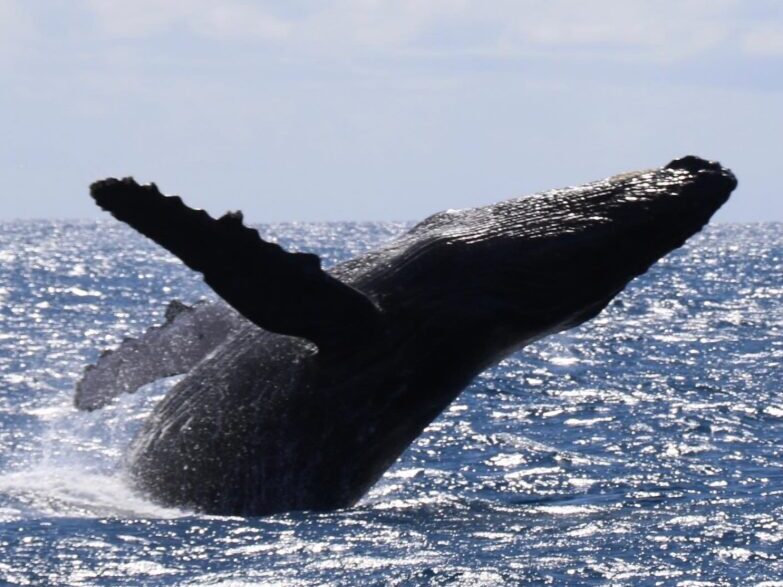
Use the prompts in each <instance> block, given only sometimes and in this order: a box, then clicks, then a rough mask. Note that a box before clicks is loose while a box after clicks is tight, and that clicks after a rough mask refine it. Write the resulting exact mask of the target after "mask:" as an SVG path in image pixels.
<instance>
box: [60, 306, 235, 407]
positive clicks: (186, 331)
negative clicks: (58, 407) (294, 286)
mask: <svg viewBox="0 0 783 587" xmlns="http://www.w3.org/2000/svg"><path fill="white" fill-rule="evenodd" d="M165 316H166V321H165V322H164V323H163V324H162V325H160V326H153V327H152V328H149V329H148V330H147V331H146V332H145V333H144V334H142V335H141V336H140V337H139V338H126V339H125V340H123V341H122V343H121V344H120V346H119V347H117V348H116V349H114V350H107V351H103V353H101V356H100V357H99V358H98V360H97V361H96V362H95V365H90V366H88V367H87V368H86V369H85V371H84V374H83V375H82V378H81V379H80V380H79V382H78V383H77V384H76V394H75V396H74V404H75V405H76V407H77V408H79V409H80V410H95V409H97V408H102V407H103V406H105V405H106V404H108V403H109V402H110V401H111V400H112V399H114V398H115V397H118V396H120V395H122V394H123V393H133V392H135V391H136V390H137V389H139V388H140V387H142V386H144V385H147V384H148V383H152V382H153V381H157V380H158V379H161V378H163V377H171V376H172V375H179V374H181V373H186V372H187V371H189V370H190V369H192V368H193V367H194V366H195V365H196V364H197V363H198V362H199V361H201V360H202V359H203V358H204V357H205V356H207V355H208V354H209V353H210V352H212V351H213V350H214V349H215V348H216V347H217V346H218V345H220V344H221V343H222V342H223V341H224V340H226V338H228V337H229V336H230V335H231V333H232V332H234V331H236V330H237V329H238V328H239V327H240V326H241V325H242V323H243V322H244V320H242V318H241V317H240V316H239V314H237V313H236V312H235V311H234V310H233V309H231V308H230V307H228V306H227V305H225V304H224V303H222V302H199V303H197V304H195V305H193V306H187V305H185V304H183V303H182V302H179V301H177V300H174V301H172V302H171V303H169V305H168V307H167V308H166V315H165Z"/></svg>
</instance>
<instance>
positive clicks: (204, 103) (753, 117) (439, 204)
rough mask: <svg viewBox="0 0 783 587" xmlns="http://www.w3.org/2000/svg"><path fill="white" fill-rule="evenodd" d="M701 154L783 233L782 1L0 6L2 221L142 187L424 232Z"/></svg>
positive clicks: (740, 208)
mask: <svg viewBox="0 0 783 587" xmlns="http://www.w3.org/2000/svg"><path fill="white" fill-rule="evenodd" d="M685 154H697V155H700V156H703V157H706V158H709V159H715V160H719V161H720V162H721V163H723V164H724V165H726V166H728V167H730V168H732V169H733V170H734V172H735V173H736V174H737V176H738V178H739V188H738V190H737V191H736V192H735V196H734V197H733V198H732V200H730V202H729V203H728V204H727V205H726V206H725V207H724V208H723V210H721V211H720V212H719V213H718V215H717V217H716V220H719V221H724V222H728V221H767V220H776V221H783V193H781V189H780V183H781V182H780V175H781V172H782V171H783V165H782V164H781V155H783V1H781V0H624V1H621V0H590V1H589V2H587V1H583V0H481V1H477V0H394V1H384V0H334V1H328V0H312V1H309V2H304V1H301V0H281V1H273V2H263V1H259V2H249V1H240V0H224V1H209V0H126V1H110V0H36V1H30V0H0V178H1V179H2V188H0V219H5V220H9V219H15V218H98V217H105V215H104V214H103V213H102V212H100V210H98V209H97V208H96V207H95V206H94V205H93V204H92V202H91V200H90V198H89V197H88V186H89V184H90V183H91V182H93V181H95V180H97V179H100V178H104V177H107V176H127V175H132V176H134V177H135V178H136V179H137V180H138V181H140V182H145V183H146V182H150V181H154V182H155V183H157V185H158V186H159V187H160V188H161V190H162V191H164V192H165V193H170V194H172V193H177V194H180V195H182V196H183V198H184V199H185V201H186V202H188V203H189V204H190V205H192V206H194V207H200V208H205V209H207V210H208V211H209V212H210V213H212V214H213V215H217V214H222V213H223V212H225V211H226V210H229V209H230V210H235V209H241V210H243V211H244V212H245V217H246V218H247V219H248V220H249V221H251V222H259V223H261V222H278V221H316V220H415V219H419V218H422V217H424V216H426V215H428V214H431V213H433V212H437V211H439V210H443V209H449V208H452V209H453V208H464V207H470V206H478V205H484V204H489V203H492V202H495V201H499V200H502V199H506V198H509V197H513V196H519V195H523V194H526V193H531V192H535V191H540V190H545V189H549V188H555V187H563V186H567V185H576V184H580V183H584V182H587V181H592V180H596V179H601V178H603V177H606V176H608V175H612V174H615V173H620V172H623V171H630V170H634V169H645V168H650V167H658V166H660V165H664V164H665V163H666V162H668V161H669V160H671V159H673V158H676V157H679V156H682V155H685Z"/></svg>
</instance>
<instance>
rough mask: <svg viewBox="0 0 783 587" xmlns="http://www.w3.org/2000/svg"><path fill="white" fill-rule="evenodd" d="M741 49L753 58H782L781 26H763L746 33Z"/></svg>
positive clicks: (782, 37)
mask: <svg viewBox="0 0 783 587" xmlns="http://www.w3.org/2000/svg"><path fill="white" fill-rule="evenodd" d="M743 49H744V50H745V52H746V53H747V54H749V55H752V56H755V57H783V25H782V24H780V23H776V24H764V25H761V26H759V27H758V28H756V29H754V30H751V31H748V32H747V33H746V34H745V36H744V38H743Z"/></svg>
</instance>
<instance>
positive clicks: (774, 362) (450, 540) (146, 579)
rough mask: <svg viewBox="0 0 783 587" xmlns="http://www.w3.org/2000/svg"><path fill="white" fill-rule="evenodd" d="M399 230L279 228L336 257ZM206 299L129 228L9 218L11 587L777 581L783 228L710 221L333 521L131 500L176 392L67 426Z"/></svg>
mask: <svg viewBox="0 0 783 587" xmlns="http://www.w3.org/2000/svg"><path fill="white" fill-rule="evenodd" d="M405 227H406V225H405V224H404V223H328V224H296V223H291V224H279V225H263V226H260V227H259V229H260V231H261V233H262V234H263V235H265V236H266V237H267V238H270V239H274V240H277V241H278V242H280V243H281V244H282V245H283V246H285V247H287V248H289V249H291V250H306V251H311V252H315V253H318V254H319V255H321V257H322V258H323V260H324V264H325V265H330V264H333V263H335V262H338V261H341V260H343V259H346V258H349V257H351V256H353V255H355V254H357V253H360V252H362V251H364V250H367V249H368V248H371V247H372V246H374V245H376V244H378V243H380V242H383V241H384V240H386V239H388V238H391V237H393V236H394V235H395V234H398V233H399V232H400V231H402V230H404V229H405ZM210 297H214V294H212V292H211V291H210V290H209V289H208V288H207V287H206V286H205V285H204V284H203V283H202V282H201V280H200V278H199V276H198V275H196V274H195V273H193V272H191V271H189V270H187V269H186V268H185V267H184V266H183V265H182V264H181V263H180V262H179V261H177V260H176V259H175V258H174V257H172V256H171V255H169V254H168V253H166V252H165V251H164V250H162V249H160V248H159V247H157V246H156V245H154V244H153V243H151V242H149V241H147V240H145V239H144V238H143V237H141V236H138V235H137V234H135V233H133V232H132V231H131V230H130V229H127V228H125V227H124V226H122V225H120V223H117V222H113V221H110V220H106V221H101V222H69V221H19V222H5V223H0V584H7V585H36V586H37V585H225V586H229V585H230V586H243V585H284V586H299V585H361V586H372V585H378V586H381V585H384V586H385V585H392V586H409V585H410V586H414V585H458V586H505V585H520V584H542V585H550V584H551V585H563V584H568V585H603V584H609V585H658V584H660V585H683V586H685V585H688V586H696V585H738V584H743V585H750V584H755V585H767V586H771V585H783V303H781V302H782V300H783V224H775V223H768V224H745V225H741V224H726V225H715V226H711V227H708V228H707V229H706V230H705V231H704V232H703V233H701V234H700V235H698V236H696V237H694V238H693V239H692V240H691V241H689V243H688V244H687V246H685V247H684V248H682V249H680V250H678V251H675V252H674V253H672V254H671V255H669V256H668V257H666V258H665V259H663V260H662V261H660V262H659V263H658V264H657V265H655V266H654V267H653V268H652V269H651V270H650V271H649V272H648V273H647V274H646V275H644V276H642V277H640V278H638V279H636V280H635V281H634V282H632V284H631V285H630V286H629V287H628V288H627V289H626V290H625V291H624V292H623V293H622V294H621V295H619V296H618V297H617V298H616V299H615V301H613V302H612V303H611V304H610V305H609V307H607V308H606V309H605V310H604V311H603V312H602V313H601V314H600V315H599V316H598V317H597V318H595V319H594V320H592V321H590V322H588V323H587V324H584V325H582V326H581V327H579V328H576V329H573V330H570V331H568V332H564V333H561V334H558V335H555V336H551V337H549V338H546V339H544V340H542V341H539V342H537V343H535V344H534V345H531V346H529V347H527V348H525V349H523V350H522V351H520V352H518V353H517V354H515V355H513V356H511V357H509V358H507V359H506V360H504V361H503V362H502V363H500V364H499V365H497V366H495V367H493V368H491V369H489V370H488V371H486V372H485V373H483V374H481V375H480V376H479V377H478V378H476V380H475V381H474V382H473V384H472V385H471V386H470V387H469V388H467V389H466V390H465V391H464V392H463V393H462V395H461V396H459V397H458V398H457V399H456V400H455V401H454V403H453V404H452V405H451V406H450V407H449V408H448V409H447V410H446V411H445V412H444V413H443V414H442V415H441V416H440V417H439V418H438V419H437V420H436V421H435V422H433V423H432V424H431V425H430V426H429V428H428V429H427V430H426V431H425V432H424V434H422V436H421V437H420V438H419V439H418V440H417V441H416V442H415V443H414V444H413V445H412V446H411V447H410V448H409V449H408V450H407V451H406V452H405V454H404V455H403V456H402V457H401V458H400V460H399V461H398V462H397V463H396V464H395V465H394V467H392V469H390V470H389V471H388V472H387V473H386V475H385V476H384V477H383V478H382V479H381V481H380V482H379V483H378V484H377V485H376V486H375V487H374V488H373V489H372V490H371V491H370V492H369V494H368V495H367V496H366V497H365V498H364V499H363V500H362V501H361V502H360V503H359V504H357V505H356V506H355V507H353V508H349V509H345V510H341V511H336V512H333V513H308V512H297V513H290V514H285V515H276V516H271V517H266V518H240V517H219V516H207V515H202V514H198V513H194V512H189V511H183V510H176V509H170V508H163V507H161V506H159V505H157V504H155V503H152V502H150V501H148V500H146V499H145V498H144V497H143V496H140V495H136V494H134V493H133V492H132V491H131V490H130V489H129V486H128V484H127V483H126V481H125V478H124V473H123V470H124V469H123V453H124V449H125V447H126V445H127V444H128V442H129V441H130V439H131V438H132V437H133V435H134V433H135V432H136V431H137V430H138V428H139V426H140V425H141V423H142V421H143V420H144V418H145V416H146V415H147V414H149V412H150V410H151V409H152V407H153V405H154V404H155V402H156V401H157V400H158V399H159V398H160V397H161V396H162V395H163V394H165V392H166V390H167V389H168V388H169V387H170V386H171V385H173V384H174V383H175V381H176V380H177V378H171V379H168V380H165V381H161V382H158V383H155V384H152V385H150V386H147V387H145V388H144V389H142V390H140V391H139V392H138V393H136V394H133V395H126V396H124V397H122V398H120V399H119V400H118V401H117V402H115V403H113V404H112V405H110V406H108V407H106V408H104V409H103V410H99V411H96V412H93V413H83V412H79V411H77V410H76V409H75V408H73V404H72V402H73V391H74V385H75V383H76V381H77V380H78V378H79V377H80V375H81V372H82V370H83V368H84V366H85V365H87V364H88V363H90V362H93V361H94V360H95V359H96V358H97V356H98V355H99V353H100V351H101V350H102V349H105V348H111V347H113V346H115V345H117V344H118V343H119V342H120V341H121V340H122V338H123V337H125V336H133V335H137V334H139V333H141V332H142V331H143V330H144V329H145V328H146V327H148V326H149V325H151V324H154V323H156V322H161V321H162V320H163V312H164V310H165V306H166V304H167V302H168V301H169V300H170V299H173V298H178V299H180V300H183V301H185V302H193V301H196V300H198V299H200V298H210Z"/></svg>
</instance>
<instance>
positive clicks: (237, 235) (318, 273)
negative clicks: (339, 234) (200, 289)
mask: <svg viewBox="0 0 783 587" xmlns="http://www.w3.org/2000/svg"><path fill="white" fill-rule="evenodd" d="M90 193H91V195H92V197H93V199H94V200H95V202H96V203H97V204H98V206H100V207H101V208H103V209H104V210H106V211H108V212H110V213H111V214H112V216H114V217H115V218H117V219H118V220H121V221H123V222H125V223H126V224H128V225H129V226H131V227H132V228H134V229H136V230H137V231H138V232H140V233H141V234H143V235H144V236H146V237H148V238H150V239H152V240H153V241H155V242H156V243H158V244H159V245H160V246H162V247H163V248H165V249H167V250H168V251H169V252H171V253H173V254H174V255H176V256H177V257H179V258H180V259H181V260H182V261H183V262H184V263H185V265H187V266H188V267H190V268H191V269H194V270H195V271H198V272H200V273H202V274H203V276H204V281H205V282H206V283H207V285H209V286H210V287H211V288H212V289H213V290H214V291H215V292H216V293H217V294H218V295H219V296H221V297H222V298H223V299H224V300H225V301H226V302H228V303H229V304H230V305H231V306H232V307H234V308H235V309H236V310H237V311H238V312H239V313H240V314H242V315H243V316H245V317H246V318H247V319H248V320H250V321H251V322H253V323H255V324H256V325H258V326H260V327H261V328H263V329H265V330H269V331H271V332H275V333H278V334H285V335H289V336H297V337H301V338H305V339H307V340H310V341H312V342H314V343H315V344H316V345H317V346H318V348H319V350H320V351H322V352H323V351H326V352H328V351H330V350H336V349H341V348H345V347H346V346H352V344H355V342H356V340H357V339H362V338H364V335H366V334H367V333H368V331H372V330H374V329H376V328H377V327H378V326H379V324H380V320H381V311H380V310H379V308H378V307H377V306H376V305H375V303H374V302H373V301H372V300H371V299H370V298H368V297H367V296H366V295H365V294H363V293H362V292H360V291H358V290H356V289H354V288H353V287H351V286H349V285H347V284H345V283H343V282H341V281H340V280H338V279H336V278H335V277H333V276H331V275H329V274H328V273H327V272H325V271H324V270H323V269H322V268H321V261H320V258H319V257H318V256H317V255H314V254H311V253H290V252H288V251H286V250H284V249H283V248H282V247H281V246H279V245H277V244H275V243H269V242H266V241H264V240H263V239H262V238H261V237H260V235H259V234H258V231H257V230H255V229H253V228H249V227H247V226H245V225H244V224H243V217H242V213H241V212H229V213H226V214H225V215H223V216H221V217H220V218H218V219H215V218H212V217H211V216H210V215H209V214H208V213H207V212H206V211H204V210H196V209H193V208H190V207H188V206H187V205H185V204H184V202H183V201H182V199H181V198H180V197H179V196H165V195H163V194H162V193H161V192H160V191H159V190H158V188H157V186H156V185H155V184H149V185H139V184H138V183H136V181H135V180H134V179H133V178H131V177H126V178H124V179H121V180H120V179H115V178H109V179H105V180H101V181H98V182H95V183H94V184H92V185H91V186H90Z"/></svg>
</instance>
